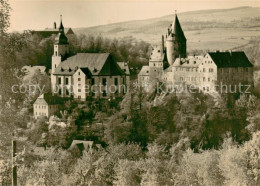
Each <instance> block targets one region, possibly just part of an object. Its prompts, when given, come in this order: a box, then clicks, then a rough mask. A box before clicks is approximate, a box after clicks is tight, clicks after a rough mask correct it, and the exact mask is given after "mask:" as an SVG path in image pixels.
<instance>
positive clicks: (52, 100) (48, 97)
mask: <svg viewBox="0 0 260 186" xmlns="http://www.w3.org/2000/svg"><path fill="white" fill-rule="evenodd" d="M44 101H45V102H46V103H47V104H48V105H56V104H61V103H62V98H60V97H58V96H53V95H52V94H51V93H44V94H42V95H40V96H39V97H38V98H37V99H36V101H35V102H34V104H43V103H44Z"/></svg>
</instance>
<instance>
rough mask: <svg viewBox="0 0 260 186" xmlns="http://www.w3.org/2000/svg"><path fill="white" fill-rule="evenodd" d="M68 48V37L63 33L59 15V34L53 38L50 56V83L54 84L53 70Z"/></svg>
mask: <svg viewBox="0 0 260 186" xmlns="http://www.w3.org/2000/svg"><path fill="white" fill-rule="evenodd" d="M68 49H69V43H68V38H67V37H66V36H65V33H64V27H63V24H62V16H61V21H60V26H59V34H58V35H57V36H56V38H55V42H54V54H53V56H52V68H51V83H52V85H54V84H56V80H55V77H54V76H53V73H54V72H55V69H56V68H57V67H58V66H59V64H60V63H61V61H62V59H63V57H64V56H65V54H66V53H68Z"/></svg>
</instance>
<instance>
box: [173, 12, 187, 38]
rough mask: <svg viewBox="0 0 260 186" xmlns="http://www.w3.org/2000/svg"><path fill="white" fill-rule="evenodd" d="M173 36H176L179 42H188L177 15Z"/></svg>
mask: <svg viewBox="0 0 260 186" xmlns="http://www.w3.org/2000/svg"><path fill="white" fill-rule="evenodd" d="M173 34H174V35H175V39H176V40H179V41H183V40H184V41H186V37H185V35H184V32H183V30H182V28H181V24H180V21H179V19H178V16H177V14H176V15H175V22H174V27H173Z"/></svg>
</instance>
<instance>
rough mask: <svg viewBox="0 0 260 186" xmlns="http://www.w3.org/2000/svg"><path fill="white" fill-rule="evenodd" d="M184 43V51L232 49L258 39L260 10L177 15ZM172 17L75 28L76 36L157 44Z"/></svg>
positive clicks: (222, 10)
mask: <svg viewBox="0 0 260 186" xmlns="http://www.w3.org/2000/svg"><path fill="white" fill-rule="evenodd" d="M178 16H179V19H180V22H181V25H182V27H183V30H184V31H185V35H186V37H187V40H188V50H189V51H191V50H193V49H202V50H216V49H223V50H227V49H234V48H237V47H239V46H245V45H247V43H248V41H249V39H251V37H254V36H260V32H259V31H260V8H252V7H239V8H234V9H219V10H201V11H192V12H185V13H180V14H178ZM173 18H174V15H167V16H163V17H160V18H153V19H147V20H139V21H129V22H122V23H115V24H109V25H101V26H96V27H90V28H79V29H75V31H76V33H85V34H92V33H93V34H97V33H99V34H101V35H103V36H105V37H109V38H114V37H117V38H120V37H125V36H133V37H135V38H137V39H140V40H144V41H147V42H149V43H151V44H159V42H160V39H161V35H162V34H165V32H166V30H167V27H168V26H169V24H170V23H172V21H173Z"/></svg>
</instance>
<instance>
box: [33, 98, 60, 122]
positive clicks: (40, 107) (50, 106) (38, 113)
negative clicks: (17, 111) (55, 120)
mask: <svg viewBox="0 0 260 186" xmlns="http://www.w3.org/2000/svg"><path fill="white" fill-rule="evenodd" d="M60 101H61V100H59V98H57V97H54V96H52V95H50V94H42V95H40V96H39V97H38V98H37V99H36V101H35V102H34V103H33V116H34V118H35V119H37V118H40V117H47V118H49V117H50V116H52V115H54V113H55V112H57V111H58V109H59V104H60Z"/></svg>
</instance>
